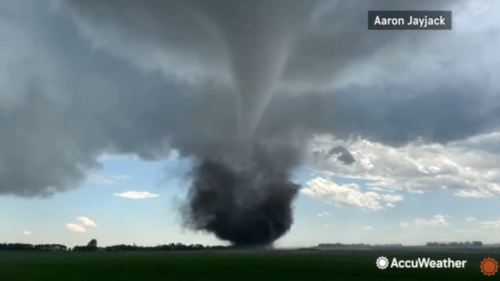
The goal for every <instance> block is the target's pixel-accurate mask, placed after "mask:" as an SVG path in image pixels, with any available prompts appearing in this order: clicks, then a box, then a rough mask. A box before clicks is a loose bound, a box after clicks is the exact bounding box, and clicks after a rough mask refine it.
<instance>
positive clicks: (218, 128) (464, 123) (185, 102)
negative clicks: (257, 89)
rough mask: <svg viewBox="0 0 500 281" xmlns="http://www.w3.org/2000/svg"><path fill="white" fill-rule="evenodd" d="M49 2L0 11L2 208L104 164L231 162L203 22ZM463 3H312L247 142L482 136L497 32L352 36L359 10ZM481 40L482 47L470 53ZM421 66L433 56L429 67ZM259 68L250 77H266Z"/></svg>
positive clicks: (215, 55) (492, 96) (227, 115)
mask: <svg viewBox="0 0 500 281" xmlns="http://www.w3.org/2000/svg"><path fill="white" fill-rule="evenodd" d="M57 2H59V3H60V4H61V3H62V4H71V5H70V7H71V9H66V8H67V7H66V6H64V5H63V8H62V9H59V10H57V11H53V10H51V9H50V5H49V4H50V3H53V2H51V1H45V0H40V1H35V2H33V1H27V0H24V1H22V0H5V1H1V2H0V41H1V42H2V44H0V59H1V61H0V82H1V83H0V194H5V195H6V194H9V195H17V196H27V197H33V196H41V195H50V194H53V193H55V192H58V191H63V190H67V189H69V188H73V187H75V186H76V185H77V184H78V183H79V182H80V181H81V180H82V179H83V177H84V176H85V174H86V173H87V172H88V170H89V169H93V168H99V163H98V162H97V159H98V157H99V156H100V155H102V154H104V153H108V154H113V153H115V154H135V155H138V156H140V157H141V158H143V159H148V160H156V159H162V158H165V157H167V156H168V153H169V151H170V150H171V149H177V150H180V151H181V153H182V154H183V155H190V156H194V157H197V158H199V159H208V160H207V161H212V162H213V161H215V160H214V159H216V158H217V157H218V156H220V155H226V154H231V153H233V152H228V148H230V147H231V145H232V138H234V135H235V133H236V125H237V120H236V116H237V108H236V106H235V99H236V97H235V95H234V92H235V90H234V89H235V88H234V85H232V84H233V80H231V78H232V75H231V73H232V69H233V68H234V66H231V61H232V58H231V55H229V50H228V44H227V43H224V42H223V40H221V37H220V36H221V35H220V34H218V31H217V28H218V27H217V24H216V23H213V22H210V21H207V19H206V18H204V17H203V16H200V14H199V12H198V11H197V10H196V9H192V8H191V7H190V6H189V5H190V3H191V4H192V3H196V1H194V2H192V1H188V2H185V1H153V0H149V1H146V0H144V1H135V0H122V1H95V0H85V1H76V0H73V1H57ZM312 2H313V1H311V3H312ZM463 2H465V1H331V2H329V1H321V2H320V1H318V2H317V3H316V2H315V4H317V5H318V6H319V7H320V8H319V9H316V10H314V12H313V13H311V17H306V20H307V21H308V23H307V24H305V25H304V26H303V28H302V29H298V33H297V34H295V35H294V36H293V40H291V42H290V50H289V53H288V56H287V61H286V64H285V65H284V66H283V79H282V80H281V82H280V83H277V87H278V88H279V89H280V93H279V95H275V96H274V97H273V98H272V99H271V103H270V106H269V108H267V110H266V111H265V112H264V115H263V119H262V120H261V122H260V127H259V131H258V134H259V138H262V139H264V138H265V139H268V138H273V139H274V138H277V139H279V140H281V141H283V142H285V143H289V142H293V140H295V139H296V138H298V140H301V141H302V139H303V138H307V137H309V136H312V135H314V134H322V133H333V134H334V135H335V136H337V137H340V138H349V137H351V136H361V137H364V138H369V139H372V140H377V141H381V142H384V143H386V144H391V145H401V144H404V143H407V142H410V141H412V140H414V139H416V138H420V137H423V138H425V139H427V140H429V141H440V142H446V141H451V140H457V139H461V138H464V137H467V136H471V135H475V134H478V133H480V132H487V131H492V130H494V129H495V128H496V126H497V124H498V117H499V112H500V111H499V108H500V107H499V106H500V104H499V102H498V101H499V99H498V90H499V89H500V87H498V86H499V84H498V83H497V82H496V80H495V79H490V78H488V77H489V75H493V74H495V73H498V72H494V71H498V70H497V69H498V65H499V64H498V59H497V56H496V53H494V52H493V51H491V50H498V47H499V46H500V44H499V41H498V38H499V37H500V36H498V32H497V29H498V28H497V29H489V30H486V29H485V28H486V27H484V26H483V27H482V28H483V29H480V28H479V27H478V28H476V29H472V30H474V32H471V33H467V32H463V31H461V29H460V28H459V27H460V25H457V26H458V27H457V28H458V29H457V30H454V31H451V32H448V33H438V32H405V31H401V32H399V31H398V32H383V31H382V32H369V31H368V30H366V14H367V13H366V12H367V11H368V10H369V9H440V8H442V9H445V8H447V6H446V5H451V4H450V3H453V5H459V4H460V3H463ZM54 3H55V2H54ZM220 3H222V2H220ZM276 3H278V2H276ZM283 3H285V2H283ZM247 5H248V4H247ZM320 5H325V6H320ZM335 5H337V6H335ZM485 5H486V4H485ZM64 7H66V8H64ZM214 7H217V6H216V5H215V6H213V7H212V8H214ZM233 7H238V5H236V6H233ZM70 11H71V12H70ZM242 11H243V12H244V11H245V10H240V13H242ZM248 11H249V12H251V11H252V10H251V9H249V10H248ZM490 11H491V15H494V14H495V13H496V12H497V11H499V10H498V7H496V6H492V7H490ZM215 12H216V14H218V13H219V12H220V13H222V14H224V15H227V14H228V12H227V11H219V12H218V11H215ZM229 14H230V13H229ZM242 14H244V13H242ZM247 16H249V17H251V15H247ZM459 16H460V15H459V13H457V14H456V19H459ZM491 18H493V17H491ZM482 19H483V20H485V21H486V20H487V17H483V18H482ZM74 23H76V24H74ZM223 24H224V23H223ZM226 24H227V23H226ZM492 26H493V25H492ZM454 27H455V25H454ZM440 40H441V41H440ZM481 40H483V41H484V42H488V43H487V44H486V43H481V44H479V43H477V44H475V43H474V42H478V41H481ZM264 41H265V40H264ZM432 42H434V43H432ZM435 42H440V43H443V44H444V43H446V44H445V45H443V46H444V47H439V44H436V43H435ZM240 43H241V42H240ZM261 43H262V42H261ZM233 45H234V46H240V45H241V44H236V43H235V44H233ZM278 45H279V44H278ZM427 48H430V49H429V50H430V51H429V50H427ZM439 48H442V49H439ZM439 50H440V51H441V53H439V52H437V51H439ZM271 53H272V52H271ZM439 54H441V55H439ZM480 54H481V55H480ZM485 54H487V55H485ZM433 56H438V57H440V58H442V59H441V60H438V63H439V67H438V68H437V69H434V68H433V67H434V65H433V64H432V63H435V62H436V59H435V58H433ZM429 58H430V59H429ZM233 59H234V58H233ZM263 65H266V64H263ZM415 65H417V66H415ZM258 67H259V64H257V65H256V66H254V67H253V68H252V70H251V71H250V72H251V73H254V74H255V73H256V72H257V71H262V73H266V71H267V69H264V70H259V68H258ZM410 69H411V71H410ZM470 69H473V70H470ZM277 72H279V71H278V70H277ZM277 72H276V73H277ZM242 73H245V71H244V70H242ZM276 73H274V74H276ZM422 73H425V74H426V75H423V74H422ZM493 76H494V75H493ZM347 80H349V81H350V82H349V83H347V82H346V81H347ZM240 83H242V82H241V81H240ZM335 83H338V84H339V85H342V87H340V86H339V87H336V86H335V85H336V84H335ZM243 84H245V83H243ZM332 85H333V86H332ZM266 87H267V86H266ZM288 91H289V92H294V93H296V94H299V95H286V94H287V93H288ZM320 93H321V94H320ZM289 140H292V141H289ZM285 147H287V146H286V145H285ZM233 150H234V151H236V152H234V153H236V154H237V153H238V148H234V149H233ZM212 162H207V163H212ZM201 163H204V162H201ZM215 163H218V162H215ZM226 168H227V167H226ZM224 169H225V168H224ZM202 171H204V169H201V171H200V173H202ZM233 176H234V175H231V176H230V177H233ZM289 190H293V189H289ZM290 194H292V195H293V194H294V193H293V192H291V193H290ZM291 198H293V196H291Z"/></svg>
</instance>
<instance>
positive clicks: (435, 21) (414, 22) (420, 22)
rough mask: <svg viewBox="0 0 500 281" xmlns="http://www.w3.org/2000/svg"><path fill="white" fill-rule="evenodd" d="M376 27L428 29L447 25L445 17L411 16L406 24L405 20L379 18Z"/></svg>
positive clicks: (376, 19) (375, 23)
mask: <svg viewBox="0 0 500 281" xmlns="http://www.w3.org/2000/svg"><path fill="white" fill-rule="evenodd" d="M374 25H400V26H401V25H408V26H418V27H421V28H426V27H427V26H435V25H446V22H445V18H444V17H443V16H439V17H433V18H431V17H428V16H424V17H423V18H418V17H414V16H410V19H409V20H408V22H405V19H404V18H381V17H380V16H377V17H376V18H375V22H374Z"/></svg>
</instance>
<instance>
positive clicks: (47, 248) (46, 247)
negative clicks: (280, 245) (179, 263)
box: [0, 239, 230, 252]
mask: <svg viewBox="0 0 500 281" xmlns="http://www.w3.org/2000/svg"><path fill="white" fill-rule="evenodd" d="M228 248H230V247H227V246H204V245H201V244H190V245H185V244H182V243H170V244H164V245H157V246H137V245H135V244H134V245H124V244H120V245H113V246H107V247H99V246H98V245H97V240H96V239H92V240H91V241H90V242H89V243H88V244H87V245H85V246H75V247H73V248H71V247H67V246H65V245H61V244H36V245H33V244H26V243H3V244H0V251H40V252H61V251H71V252H132V251H141V252H159V251H189V250H222V249H228Z"/></svg>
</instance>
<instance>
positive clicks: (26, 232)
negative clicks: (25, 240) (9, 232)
mask: <svg viewBox="0 0 500 281" xmlns="http://www.w3.org/2000/svg"><path fill="white" fill-rule="evenodd" d="M32 234H33V233H32V232H31V231H28V230H25V231H24V232H23V235H32Z"/></svg>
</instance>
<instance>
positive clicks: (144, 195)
mask: <svg viewBox="0 0 500 281" xmlns="http://www.w3.org/2000/svg"><path fill="white" fill-rule="evenodd" d="M114 196H118V197H123V198H128V199H149V198H157V197H160V195H158V194H154V193H151V192H147V191H126V192H122V193H115V194H114Z"/></svg>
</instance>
